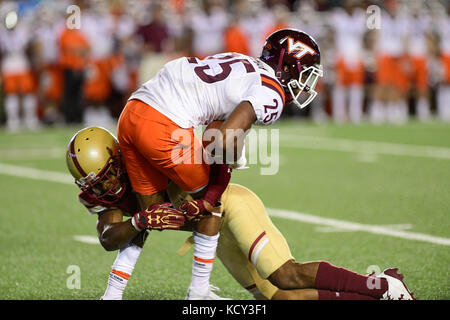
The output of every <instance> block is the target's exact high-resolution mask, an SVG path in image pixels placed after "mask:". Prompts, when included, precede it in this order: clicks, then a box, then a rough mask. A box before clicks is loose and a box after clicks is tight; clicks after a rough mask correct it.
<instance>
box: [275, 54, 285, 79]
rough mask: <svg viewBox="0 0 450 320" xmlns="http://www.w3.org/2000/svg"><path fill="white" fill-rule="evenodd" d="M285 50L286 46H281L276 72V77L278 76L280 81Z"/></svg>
mask: <svg viewBox="0 0 450 320" xmlns="http://www.w3.org/2000/svg"><path fill="white" fill-rule="evenodd" d="M285 51H286V49H285V48H281V53H280V57H279V58H278V66H277V71H276V73H275V75H276V77H277V78H278V80H280V82H281V68H282V67H283V57H284V53H285Z"/></svg>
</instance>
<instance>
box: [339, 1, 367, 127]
mask: <svg viewBox="0 0 450 320" xmlns="http://www.w3.org/2000/svg"><path fill="white" fill-rule="evenodd" d="M358 4H359V2H358V1H355V0H346V1H345V6H344V8H343V9H340V8H338V9H335V12H333V13H332V15H331V19H330V23H331V25H330V29H331V30H334V37H333V38H334V47H335V49H336V58H335V61H336V64H335V70H336V78H337V79H336V83H335V85H334V87H333V94H332V102H333V110H332V115H333V119H334V121H335V122H336V123H345V122H347V121H348V120H350V121H351V122H352V123H359V122H361V120H362V116H363V100H364V64H363V37H364V34H365V32H366V31H367V27H366V15H365V14H364V11H362V10H361V9H360V8H359V7H358ZM347 106H348V107H347ZM347 108H348V110H347Z"/></svg>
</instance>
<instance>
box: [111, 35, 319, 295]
mask: <svg viewBox="0 0 450 320" xmlns="http://www.w3.org/2000/svg"><path fill="white" fill-rule="evenodd" d="M321 76H322V69H321V65H320V50H319V47H318V45H317V43H316V42H315V40H314V39H313V38H311V37H310V36H309V35H307V34H306V33H304V32H302V31H299V30H295V29H282V30H278V31H276V32H274V33H272V34H271V35H270V36H269V37H268V38H267V39H266V42H265V44H264V47H263V50H262V54H261V56H260V57H259V58H256V59H255V58H252V57H249V56H245V55H242V54H237V53H222V54H217V55H214V56H209V57H206V58H205V59H204V60H200V59H198V58H196V57H182V58H179V59H176V60H173V61H170V62H168V63H167V64H166V65H165V66H164V67H163V68H162V69H161V70H160V71H159V72H158V74H157V75H156V76H155V77H154V78H152V79H150V80H149V81H147V82H145V83H144V84H143V85H142V86H141V87H140V88H139V89H138V90H137V91H135V92H134V93H133V94H132V95H131V97H130V98H129V100H128V103H127V105H126V106H125V108H124V110H123V111H122V114H121V115H120V118H119V122H118V126H117V134H118V140H119V144H120V149H121V152H122V155H123V159H124V162H125V166H126V170H127V172H128V176H129V178H130V182H131V185H132V187H133V190H135V191H136V192H137V194H138V199H139V204H140V206H141V208H142V209H143V208H147V207H148V206H149V205H151V204H154V203H163V202H164V198H163V192H164V190H165V188H166V186H167V184H168V181H169V179H170V180H172V181H173V182H174V183H176V184H177V185H178V186H179V187H180V188H182V189H183V190H184V191H186V192H188V193H190V194H192V195H193V197H194V199H197V200H192V201H189V202H186V203H185V204H183V205H182V206H181V209H182V210H185V211H186V213H187V217H188V219H191V220H192V219H197V218H198V217H199V216H200V215H202V214H204V213H206V212H214V211H215V210H216V209H215V208H214V207H215V206H216V204H217V203H218V202H219V200H220V197H221V195H222V193H223V191H224V190H225V188H226V185H227V184H228V181H229V179H230V170H229V167H228V164H232V163H236V162H238V160H239V159H240V157H241V155H242V154H243V153H242V146H243V141H244V138H245V133H246V132H248V130H249V129H250V128H251V126H252V125H253V124H257V125H269V124H272V123H274V122H275V121H276V120H277V119H278V118H279V117H280V115H281V112H282V110H283V107H284V105H285V103H294V104H295V105H297V106H298V107H300V108H303V107H305V106H307V105H308V104H309V103H310V102H311V101H312V100H313V99H314V98H315V96H316V94H317V92H316V91H315V90H314V88H315V86H316V84H317V81H318V79H319V77H321ZM215 120H223V121H224V122H223V124H222V125H221V127H220V128H219V130H220V133H221V137H220V138H218V139H216V140H215V141H214V144H215V148H214V149H215V150H216V152H215V154H214V159H215V163H214V164H212V165H211V167H210V166H209V164H208V163H207V162H206V161H203V156H202V152H203V149H202V146H201V143H200V142H199V141H198V139H196V138H195V137H194V131H193V130H194V128H196V127H198V126H200V125H207V124H209V123H211V122H213V121H215ZM217 151H219V152H217ZM219 223H220V214H217V215H214V214H213V215H208V216H207V217H206V218H204V219H201V220H200V221H199V223H198V224H197V229H196V231H195V232H194V260H193V269H192V281H191V285H190V287H189V289H188V294H187V298H188V299H202V298H207V297H209V296H210V295H211V294H212V293H211V290H210V285H209V277H210V273H211V270H212V266H213V262H214V256H215V251H216V247H217V241H218V237H219ZM135 227H136V229H138V230H139V229H140V228H139V226H138V225H136V226H135Z"/></svg>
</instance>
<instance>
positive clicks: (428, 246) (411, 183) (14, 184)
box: [0, 121, 450, 299]
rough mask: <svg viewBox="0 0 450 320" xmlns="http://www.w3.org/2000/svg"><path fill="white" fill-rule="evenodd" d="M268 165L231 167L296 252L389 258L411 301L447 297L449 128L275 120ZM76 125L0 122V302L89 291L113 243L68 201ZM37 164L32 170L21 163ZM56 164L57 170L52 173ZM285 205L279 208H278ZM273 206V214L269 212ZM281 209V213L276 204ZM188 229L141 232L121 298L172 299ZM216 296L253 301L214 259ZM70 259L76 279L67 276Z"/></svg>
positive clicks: (356, 259) (339, 260)
mask: <svg viewBox="0 0 450 320" xmlns="http://www.w3.org/2000/svg"><path fill="white" fill-rule="evenodd" d="M275 128H276V129H279V141H280V144H279V167H278V171H277V174H275V175H261V168H263V167H264V165H253V166H251V168H250V169H248V170H244V171H235V172H234V173H233V177H232V182H235V183H240V184H243V185H245V186H247V187H249V188H250V189H252V190H253V191H254V192H255V193H256V194H257V195H259V196H260V197H261V199H262V200H263V201H264V203H265V204H266V206H267V207H268V208H270V209H269V212H271V213H273V214H274V216H273V217H272V220H273V222H274V223H275V225H276V226H277V227H278V228H279V230H280V231H281V232H282V233H283V234H284V236H285V237H286V239H287V242H288V243H289V246H290V248H291V251H292V254H293V255H294V256H295V257H296V258H297V260H298V261H310V260H328V261H330V262H331V263H333V264H336V265H339V266H343V267H346V268H350V269H352V270H354V271H357V272H360V273H366V272H367V271H368V268H369V267H370V266H376V267H375V268H379V270H383V269H384V268H386V267H391V266H396V267H399V268H400V272H401V273H403V274H404V275H405V282H406V283H407V284H408V286H409V288H410V289H411V290H412V291H413V292H414V293H415V296H416V297H417V298H419V299H450V274H449V270H450V125H445V124H441V123H437V122H436V123H429V124H418V123H410V124H408V125H405V126H401V127H400V126H389V125H386V126H371V125H360V126H350V125H349V126H334V125H322V126H318V125H314V124H310V123H304V122H294V121H292V122H291V121H289V122H280V123H279V124H277V125H276V126H274V127H272V129H275ZM77 129H78V128H74V127H72V128H64V129H60V128H59V129H44V130H42V131H41V132H39V133H15V134H12V133H6V132H4V131H0V190H1V192H0V261H1V263H0V274H1V276H0V299H98V298H100V296H101V295H102V294H103V292H104V289H105V287H106V282H107V278H108V274H109V271H110V268H111V265H112V263H113V261H114V259H115V257H116V252H106V251H104V249H103V248H102V247H101V246H100V245H99V244H91V243H85V242H80V241H77V240H75V238H74V237H76V236H91V237H95V236H96V229H95V224H96V217H95V216H91V215H89V214H88V213H87V211H86V210H85V209H84V207H83V206H82V205H81V204H80V203H79V202H78V200H77V193H78V189H77V187H76V186H75V185H74V184H71V183H70V181H71V179H70V178H69V177H68V172H67V170H66V164H65V159H64V155H65V148H66V146H67V142H68V140H69V138H70V137H71V136H72V135H73V134H74V133H75V132H76V130H77ZM30 168H31V169H36V170H30ZM58 173H59V174H58ZM283 210H284V211H283ZM280 212H281V214H280ZM286 212H290V213H292V215H291V218H290V219H288V218H286V217H285V216H280V215H283V213H286ZM188 235H189V234H188V233H185V232H177V231H164V232H157V231H153V232H151V234H150V236H149V239H148V241H147V244H146V246H145V248H144V250H143V253H142V254H141V256H140V259H139V261H138V263H137V265H136V268H135V270H134V273H133V276H132V278H131V279H130V281H129V283H128V287H127V289H126V291H125V294H124V299H183V298H184V296H185V293H186V290H187V287H188V285H189V282H190V277H191V263H192V262H191V259H192V255H191V254H190V253H191V252H192V251H190V252H189V253H188V254H186V255H185V256H183V257H180V256H178V255H176V253H175V252H176V250H177V249H178V248H179V247H180V245H181V244H182V243H183V241H184V240H185V238H186V237H187V236H188ZM216 261H217V262H216V263H215V266H214V270H213V274H212V283H213V284H214V285H216V286H218V287H220V288H221V289H222V291H221V293H220V294H221V295H223V296H228V297H231V298H234V299H252V296H251V295H250V294H249V293H248V292H246V291H245V290H244V289H243V288H241V287H240V286H239V285H238V284H237V282H236V281H234V279H233V278H232V277H231V276H230V275H229V274H228V273H227V272H226V270H225V268H224V267H223V265H222V264H221V263H220V262H219V260H216ZM71 266H76V268H79V271H80V288H79V289H77V288H71V287H70V285H69V286H68V285H67V284H68V280H69V284H71V283H72V282H71V281H70V280H71V278H70V276H71V273H68V271H69V272H70V270H71V269H70V268H71Z"/></svg>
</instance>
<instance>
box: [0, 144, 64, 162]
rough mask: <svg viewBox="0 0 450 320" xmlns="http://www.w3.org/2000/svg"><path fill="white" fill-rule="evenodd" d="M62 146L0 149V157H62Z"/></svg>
mask: <svg viewBox="0 0 450 320" xmlns="http://www.w3.org/2000/svg"><path fill="white" fill-rule="evenodd" d="M65 152H66V151H65V150H64V149H63V148H56V147H53V148H39V149H0V159H9V160H11V159H19V160H20V159H28V158H33V159H55V158H61V157H64V154H65Z"/></svg>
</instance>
